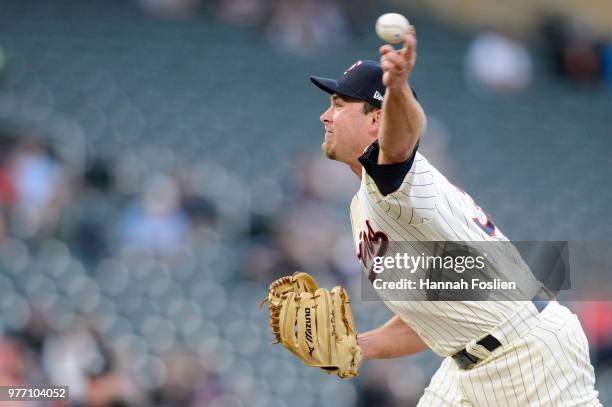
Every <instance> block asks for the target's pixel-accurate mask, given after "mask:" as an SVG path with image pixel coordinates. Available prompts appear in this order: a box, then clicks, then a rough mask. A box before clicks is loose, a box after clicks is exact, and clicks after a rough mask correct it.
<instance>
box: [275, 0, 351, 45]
mask: <svg viewBox="0 0 612 407" xmlns="http://www.w3.org/2000/svg"><path fill="white" fill-rule="evenodd" d="M267 35H268V39H269V40H270V42H272V43H273V44H276V45H278V46H280V47H281V48H284V49H286V50H289V51H292V52H294V53H297V54H304V55H307V54H310V53H312V52H313V51H316V50H318V49H320V48H325V47H330V48H337V47H339V46H341V45H344V44H345V43H346V41H347V40H348V37H349V35H350V33H349V26H348V22H347V18H346V14H345V13H344V10H343V9H342V8H341V7H340V6H339V5H338V4H337V3H336V2H334V1H333V0H285V1H278V2H276V4H275V8H274V10H273V12H272V18H271V20H270V23H269V26H268V28H267Z"/></svg>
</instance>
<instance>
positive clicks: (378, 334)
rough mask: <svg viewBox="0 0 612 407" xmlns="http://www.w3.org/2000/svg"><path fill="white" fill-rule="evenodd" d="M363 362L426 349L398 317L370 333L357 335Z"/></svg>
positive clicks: (395, 356)
mask: <svg viewBox="0 0 612 407" xmlns="http://www.w3.org/2000/svg"><path fill="white" fill-rule="evenodd" d="M358 342H359V346H360V348H361V355H362V358H363V360H366V359H390V358H398V357H402V356H408V355H412V354H415V353H419V352H422V351H424V350H426V349H427V348H428V347H427V345H426V344H425V342H423V340H422V339H421V338H420V337H419V335H418V334H417V333H416V332H414V331H413V330H412V328H410V327H409V326H408V325H406V323H405V322H404V321H402V320H401V319H400V318H399V317H398V316H395V317H393V318H391V319H390V320H389V321H387V323H385V324H384V325H382V326H381V327H379V328H377V329H374V330H372V331H368V332H364V333H361V334H359V337H358Z"/></svg>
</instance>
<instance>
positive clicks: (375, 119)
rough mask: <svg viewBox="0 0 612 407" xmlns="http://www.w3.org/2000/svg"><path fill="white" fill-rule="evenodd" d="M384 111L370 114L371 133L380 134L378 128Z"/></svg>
mask: <svg viewBox="0 0 612 407" xmlns="http://www.w3.org/2000/svg"><path fill="white" fill-rule="evenodd" d="M381 114H382V109H375V110H373V111H371V112H370V118H369V120H370V131H371V132H378V128H379V127H380V119H381Z"/></svg>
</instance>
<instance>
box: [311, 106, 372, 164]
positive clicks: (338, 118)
mask: <svg viewBox="0 0 612 407" xmlns="http://www.w3.org/2000/svg"><path fill="white" fill-rule="evenodd" d="M320 120H321V123H323V126H324V127H325V141H323V143H322V144H321V149H322V150H323V153H324V154H325V155H326V156H327V157H328V158H331V159H332V160H338V161H343V162H347V163H350V162H353V161H355V160H356V159H357V157H359V156H360V155H361V154H362V153H363V150H364V149H365V148H366V147H367V146H368V144H370V143H371V142H372V141H373V140H374V137H373V136H372V135H371V131H372V118H371V113H369V114H366V113H364V112H363V102H362V101H360V100H353V99H346V98H343V97H340V96H338V95H332V96H331V97H330V106H329V108H328V109H327V110H326V111H325V112H324V113H323V114H322V115H321V117H320Z"/></svg>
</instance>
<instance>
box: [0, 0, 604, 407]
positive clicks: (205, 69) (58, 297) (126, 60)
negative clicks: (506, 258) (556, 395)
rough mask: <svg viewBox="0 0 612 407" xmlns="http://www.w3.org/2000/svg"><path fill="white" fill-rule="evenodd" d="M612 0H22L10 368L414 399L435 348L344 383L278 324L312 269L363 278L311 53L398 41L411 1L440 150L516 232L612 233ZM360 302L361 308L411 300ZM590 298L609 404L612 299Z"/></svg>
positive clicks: (101, 382)
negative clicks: (280, 292) (389, 36)
mask: <svg viewBox="0 0 612 407" xmlns="http://www.w3.org/2000/svg"><path fill="white" fill-rule="evenodd" d="M501 3H504V5H500V4H501ZM611 9H612V6H611V3H610V2H608V1H604V0H591V1H588V2H586V1H582V2H573V1H545V0H539V1H529V2H528V1H520V0H512V1H507V2H493V1H484V0H471V1H465V0H463V1H458V0H457V1H427V2H425V1H422V0H420V1H417V0H415V1H412V2H408V1H399V0H398V1H393V2H368V1H365V0H357V1H347V0H227V1H223V0H210V1H205V0H201V1H200V0H140V1H127V0H125V1H119V0H112V1H101V0H99V1H93V0H86V1H78V0H55V1H52V2H40V1H35V0H3V1H2V3H1V5H0V315H1V319H0V384H2V385H8V384H45V383H55V384H65V385H69V386H70V392H71V401H70V403H68V404H67V405H70V406H212V407H221V406H223V407H225V406H231V407H233V406H289V405H291V406H304V407H306V406H319V405H324V406H328V405H329V406H332V405H333V406H411V405H414V404H415V403H416V400H418V398H419V397H420V395H421V394H422V391H423V388H424V387H425V386H426V385H427V382H428V379H429V378H430V376H431V374H432V373H433V371H434V370H435V369H436V367H437V366H438V364H439V362H440V360H439V358H438V357H436V356H435V355H433V354H431V353H430V352H428V353H424V354H420V355H417V356H415V357H410V358H405V359H401V360H393V361H383V362H372V363H369V364H367V365H366V366H364V368H363V369H362V374H361V376H360V377H359V378H357V379H355V380H353V381H350V382H343V381H340V380H339V379H336V378H333V377H328V376H327V375H322V374H321V373H319V372H318V371H316V370H314V369H307V368H304V367H303V366H302V365H301V364H300V363H299V362H297V361H296V360H294V359H293V358H292V357H291V356H290V355H289V354H288V352H286V351H285V350H284V349H283V348H282V347H280V346H271V345H270V342H271V341H272V338H271V335H270V333H269V332H268V328H267V315H266V313H265V312H259V311H258V310H257V302H258V301H259V300H260V299H261V298H262V297H263V296H264V295H265V293H266V287H267V283H268V282H269V281H271V280H272V279H274V278H276V277H278V276H280V275H284V274H288V273H291V272H293V271H294V270H297V269H299V270H304V271H309V272H311V273H312V274H314V275H315V277H316V278H317V279H318V280H319V283H320V284H322V285H327V286H332V285H336V284H339V283H342V284H345V285H347V286H348V287H349V289H350V291H351V292H352V294H353V298H359V292H360V290H359V278H358V275H359V274H358V273H359V268H358V263H357V261H355V258H354V250H353V247H352V240H351V236H350V229H349V228H350V225H349V220H348V203H349V200H350V197H351V195H352V193H353V192H354V191H355V190H356V188H357V186H358V181H357V179H355V177H354V176H353V175H352V174H351V173H350V172H349V171H347V170H346V169H345V168H344V167H343V166H341V165H339V164H336V163H332V162H328V161H326V160H324V159H323V158H321V154H320V151H319V145H320V142H321V140H322V129H321V126H320V124H319V122H318V117H319V115H320V113H321V112H322V111H323V110H324V109H325V108H326V104H327V99H326V98H325V96H324V95H323V94H321V93H320V92H319V91H318V90H317V89H316V88H314V87H313V86H311V85H310V83H309V82H308V79H307V78H308V75H310V74H321V75H330V76H336V75H337V74H338V73H340V72H342V70H343V69H344V68H346V67H347V66H349V65H350V64H351V63H352V62H354V61H355V60H357V59H375V58H376V56H377V49H378V46H379V45H380V42H379V41H378V40H377V39H376V38H375V36H374V34H373V25H374V21H375V19H376V17H377V16H378V15H379V14H380V13H382V12H388V11H397V12H402V13H405V14H406V15H407V16H408V17H409V18H410V20H411V21H412V22H413V23H414V24H415V25H416V27H417V31H418V35H419V59H418V64H417V67H416V69H415V71H414V73H413V75H412V78H413V79H412V83H413V86H414V87H415V88H416V90H417V92H418V93H419V97H420V100H421V102H422V104H423V106H424V108H425V110H426V112H427V113H428V115H429V124H430V125H429V128H428V131H427V134H426V136H425V138H424V141H423V146H422V150H423V151H425V154H426V155H427V156H428V157H429V158H430V160H431V161H432V162H433V163H434V164H435V165H436V166H438V167H439V168H440V169H442V170H443V171H445V172H446V173H447V174H448V175H449V177H450V178H451V179H452V180H453V181H454V182H455V183H457V184H459V185H462V186H463V187H464V188H465V189H466V190H467V191H469V192H470V193H471V194H472V196H474V197H475V199H476V200H477V201H478V202H479V203H480V204H481V205H482V206H483V207H485V208H487V210H488V211H489V212H490V213H491V214H492V215H493V216H494V218H495V219H496V223H497V224H498V225H500V227H501V228H502V229H503V230H504V231H505V233H506V234H507V235H508V236H510V237H511V238H513V239H524V240H547V239H553V240H606V239H609V235H610V230H611V227H612V216H611V212H610V201H611V198H612V189H611V188H610V185H611V184H610V179H612V171H611V168H612V165H611V164H612V148H611V147H612V119H611V116H612V21H611V18H612V17H611V16H612V10H611ZM353 303H354V310H355V313H356V320H357V325H358V327H359V329H360V330H366V329H370V328H373V327H374V326H376V325H378V324H380V323H382V322H384V321H385V320H386V319H387V318H389V317H390V313H389V311H387V310H386V308H384V306H382V305H381V304H378V303H372V302H369V303H366V302H360V301H356V300H354V301H353ZM571 307H572V309H573V310H574V311H576V312H578V313H580V316H581V319H582V322H583V325H584V326H585V330H586V331H587V334H588V336H589V339H590V342H591V347H592V360H593V362H594V364H595V365H596V369H597V380H598V382H597V387H598V390H599V391H600V392H601V400H602V402H603V403H604V405H607V403H610V401H611V400H612V393H611V391H610V388H611V387H612V370H611V368H610V366H611V361H612V316H611V315H612V312H611V311H612V307H611V306H610V303H607V302H581V303H575V304H571ZM2 405H9V403H4V404H2ZM15 405H23V404H22V403H18V404H15ZM32 405H34V404H32ZM35 405H53V406H61V405H65V404H61V403H55V404H53V403H49V404H35Z"/></svg>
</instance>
